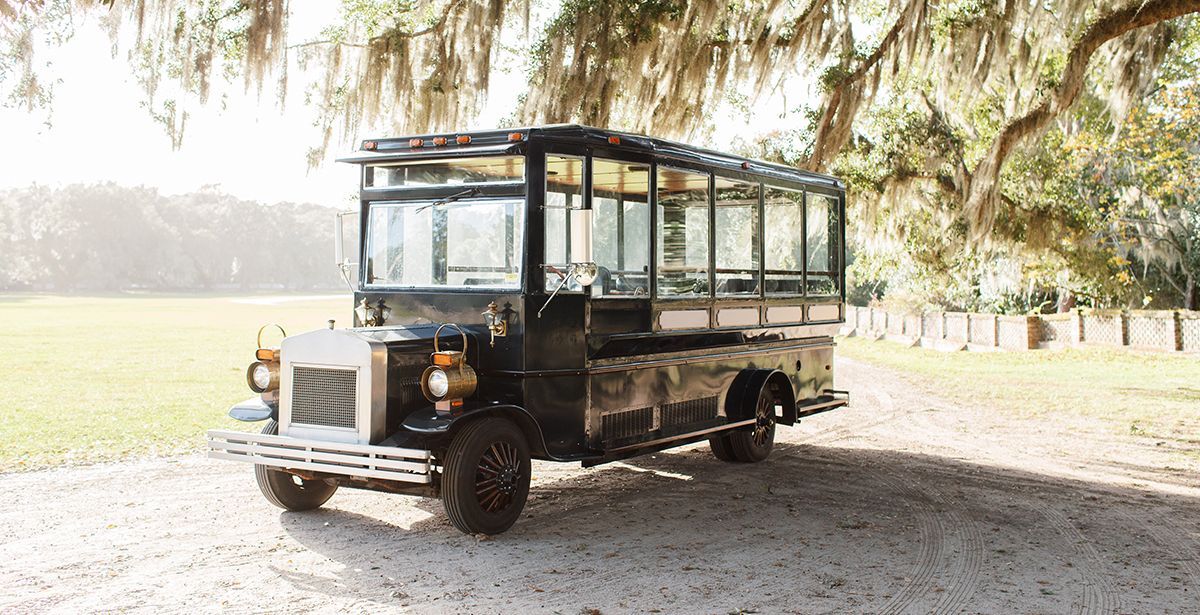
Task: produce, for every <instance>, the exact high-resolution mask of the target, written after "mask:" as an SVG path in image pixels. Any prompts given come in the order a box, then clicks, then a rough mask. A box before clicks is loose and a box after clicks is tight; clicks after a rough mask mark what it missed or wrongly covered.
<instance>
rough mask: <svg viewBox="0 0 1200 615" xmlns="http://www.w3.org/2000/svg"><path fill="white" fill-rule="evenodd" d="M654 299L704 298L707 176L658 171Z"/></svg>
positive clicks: (706, 289) (670, 170) (683, 172)
mask: <svg viewBox="0 0 1200 615" xmlns="http://www.w3.org/2000/svg"><path fill="white" fill-rule="evenodd" d="M657 196H658V199H657V203H658V205H657V207H655V214H656V217H655V248H656V250H657V251H658V259H657V260H658V263H657V267H658V296H659V297H663V298H670V297H680V298H682V297H707V296H709V295H710V292H709V291H710V290H711V289H710V288H709V285H708V263H709V253H708V242H709V233H710V232H711V229H710V228H709V224H708V208H709V192H708V174H707V173H696V172H692V171H684V170H681V169H671V168H667V167H661V166H660V167H658V195H657Z"/></svg>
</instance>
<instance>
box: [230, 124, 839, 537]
mask: <svg viewBox="0 0 1200 615" xmlns="http://www.w3.org/2000/svg"><path fill="white" fill-rule="evenodd" d="M343 161H344V162H349V163H353V164H357V165H360V166H361V169H362V173H361V180H362V184H361V201H360V206H359V209H358V210H357V211H356V212H347V213H348V214H349V215H357V216H358V223H359V227H360V229H361V232H360V233H359V236H360V241H359V243H358V246H357V248H358V249H357V262H358V266H357V268H354V266H353V265H352V264H351V263H350V262H349V260H350V259H344V258H343V257H342V254H343V250H342V248H341V241H342V240H341V235H342V230H341V222H340V221H341V219H342V218H341V217H340V216H339V217H338V221H339V222H338V224H337V225H336V228H337V243H338V248H337V253H338V264H339V266H341V267H343V272H345V273H347V276H346V277H347V280H348V281H349V282H351V285H352V286H353V288H354V302H355V308H354V316H353V326H352V327H349V328H337V327H336V323H335V322H334V321H330V323H329V327H328V328H327V329H320V330H316V331H311V332H308V333H303V334H300V335H293V336H290V337H285V338H284V339H283V341H282V343H281V344H280V347H278V348H263V347H260V348H259V349H258V350H257V351H256V355H255V358H256V361H255V362H254V363H252V364H251V365H250V368H249V370H248V371H247V381H248V384H249V385H250V388H251V389H252V390H254V391H255V392H256V393H258V394H259V395H258V396H256V397H255V398H253V399H250V400H247V401H246V402H243V403H241V404H238V405H237V406H235V407H234V408H233V409H232V410H230V414H231V415H232V416H233V417H235V418H238V419H241V420H246V421H266V426H265V427H264V428H263V429H262V433H261V434H250V433H242V432H232V431H212V432H209V451H210V455H211V456H213V457H218V458H222V459H232V460H240V461H245V462H249V463H253V464H255V473H256V477H257V479H258V484H259V486H260V488H261V489H262V492H263V494H264V495H265V496H266V498H267V499H268V500H269V501H270V502H272V503H273V504H275V505H277V506H280V507H282V508H285V509H288V510H306V509H313V508H316V507H319V506H320V505H322V504H323V503H324V502H325V501H326V500H328V499H329V497H330V496H331V495H333V493H334V491H336V490H337V488H338V487H339V486H345V487H356V488H365V489H374V490H382V491H388V492H394V493H403V494H415V495H422V496H430V497H441V498H442V500H443V502H444V506H445V510H446V513H447V515H448V517H449V519H450V521H451V522H452V523H453V524H454V526H455V527H457V528H458V529H460V530H462V531H464V532H471V533H487V534H493V533H499V532H503V531H505V530H507V529H508V528H509V527H511V526H512V524H513V523H514V522H515V521H516V519H517V518H518V517H519V516H520V513H521V510H522V508H523V507H524V504H525V499H526V495H527V494H528V490H529V480H530V472H531V467H530V461H531V459H542V460H552V461H570V462H581V463H582V464H583V465H584V466H592V465H597V464H602V463H606V462H609V461H614V460H618V459H624V458H628V457H631V456H634V455H640V454H644V453H648V452H653V451H659V450H663V449H666V448H670V447H675V446H680V445H684V444H688V443H692V442H698V441H701V440H705V439H707V440H708V442H709V445H710V446H711V448H712V452H713V454H714V455H715V456H716V457H717V458H719V459H721V460H723V461H731V462H758V461H762V460H764V459H766V457H767V455H768V454H769V453H770V452H771V447H772V443H773V441H774V436H775V426H776V425H777V424H780V423H782V424H784V425H792V424H794V423H795V422H796V421H797V420H799V419H800V418H801V417H804V416H808V415H811V414H815V413H818V412H823V411H826V410H831V409H833V408H837V407H840V406H843V405H845V404H846V403H847V399H848V395H847V394H845V393H844V392H840V391H836V390H834V388H833V352H834V337H833V336H834V335H835V333H836V331H837V329H838V328H839V326H840V323H842V322H843V315H844V298H845V277H844V274H845V252H844V251H845V190H844V184H843V183H842V182H841V181H839V180H837V179H835V178H833V177H828V176H825V175H819V174H815V173H809V172H805V171H800V170H797V169H794V168H790V167H786V166H781V165H777V164H770V163H765V162H757V161H754V160H747V159H743V158H738V157H736V156H731V155H727V154H721V153H717V152H714V151H709V150H704V149H699V148H695V147H690V146H686V145H682V144H679V143H673V142H670V141H665V140H660V139H654V138H648V137H644V136H639V135H633V134H625V133H620V132H614V131H610V130H601V129H596V128H589V127H585V126H574V125H570V126H545V127H537V128H525V129H516V130H505V131H487V132H472V133H463V134H439V135H426V136H419V137H411V138H410V137H405V138H395V139H377V140H369V141H364V142H363V143H362V146H361V150H360V151H358V152H357V153H355V154H354V155H352V156H349V157H347V158H344V159H343ZM349 272H355V273H353V275H351V274H350V273H349ZM259 345H260V346H262V343H261V341H260V344H259Z"/></svg>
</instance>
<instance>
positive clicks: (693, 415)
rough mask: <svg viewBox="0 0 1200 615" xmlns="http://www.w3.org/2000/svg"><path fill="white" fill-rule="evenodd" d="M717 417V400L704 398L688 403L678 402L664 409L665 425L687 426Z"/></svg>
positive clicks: (667, 405)
mask: <svg viewBox="0 0 1200 615" xmlns="http://www.w3.org/2000/svg"><path fill="white" fill-rule="evenodd" d="M716 416H717V398H716V397H703V398H701V399H690V400H688V401H677V402H674V403H670V404H664V405H663V407H662V422H663V425H687V424H689V423H699V422H702V421H708V420H711V419H713V418H716Z"/></svg>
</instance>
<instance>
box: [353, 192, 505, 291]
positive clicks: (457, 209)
mask: <svg viewBox="0 0 1200 615" xmlns="http://www.w3.org/2000/svg"><path fill="white" fill-rule="evenodd" d="M524 212H525V204H524V201H523V200H520V199H511V198H506V199H487V200H482V199H473V200H465V199H464V200H459V201H451V202H444V201H442V202H439V201H413V202H403V203H372V204H371V210H370V214H369V216H368V221H367V224H368V227H367V267H366V283H367V285H368V286H386V287H408V288H482V289H516V288H520V286H521V256H522V250H523V248H524V237H523V236H522V234H523V231H524V228H525V220H524Z"/></svg>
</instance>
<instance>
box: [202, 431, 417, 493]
mask: <svg viewBox="0 0 1200 615" xmlns="http://www.w3.org/2000/svg"><path fill="white" fill-rule="evenodd" d="M208 456H209V457H212V458H214V459H227V460H231V461H245V462H248V463H254V464H258V465H264V466H272V467H276V468H283V469H287V470H307V471H311V472H325V473H327V474H342V475H344V476H355V477H361V478H376V479H380V480H397V481H403V482H406V483H424V484H429V483H430V482H431V481H432V479H431V478H430V467H429V466H430V463H429V459H430V455H429V451H423V450H418V449H412V448H396V447H392V446H371V445H367V444H342V443H340V442H325V441H321V440H302V439H299V438H288V437H286V436H269V435H265V434H256V433H245V432H240V431H219V430H211V431H209V432H208Z"/></svg>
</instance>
